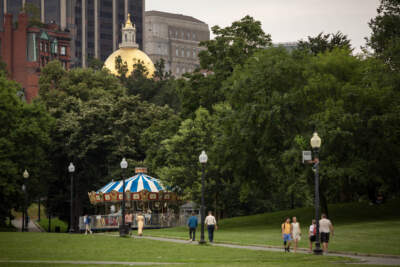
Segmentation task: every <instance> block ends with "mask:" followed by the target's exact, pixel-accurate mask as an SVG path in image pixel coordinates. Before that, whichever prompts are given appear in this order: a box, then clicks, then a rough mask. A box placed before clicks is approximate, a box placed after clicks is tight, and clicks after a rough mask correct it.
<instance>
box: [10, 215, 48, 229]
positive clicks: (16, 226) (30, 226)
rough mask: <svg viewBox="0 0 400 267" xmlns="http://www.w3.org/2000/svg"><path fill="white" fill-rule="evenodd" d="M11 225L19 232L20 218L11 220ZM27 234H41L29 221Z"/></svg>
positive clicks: (20, 227)
mask: <svg viewBox="0 0 400 267" xmlns="http://www.w3.org/2000/svg"><path fill="white" fill-rule="evenodd" d="M11 223H12V225H13V226H14V227H15V228H17V229H18V230H19V231H21V229H22V218H19V219H15V220H12V221H11ZM28 232H42V230H41V229H40V228H39V227H38V226H37V225H36V224H35V223H34V222H33V221H32V220H29V223H28Z"/></svg>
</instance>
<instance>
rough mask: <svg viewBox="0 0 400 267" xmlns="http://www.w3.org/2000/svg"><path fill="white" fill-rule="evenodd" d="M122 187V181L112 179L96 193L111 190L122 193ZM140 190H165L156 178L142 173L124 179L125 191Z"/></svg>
mask: <svg viewBox="0 0 400 267" xmlns="http://www.w3.org/2000/svg"><path fill="white" fill-rule="evenodd" d="M122 188H123V184H122V181H116V182H114V181H112V182H110V183H108V184H107V185H105V186H104V187H102V188H101V189H100V190H98V191H97V192H96V193H110V192H111V191H113V190H114V191H117V192H120V193H122ZM142 190H147V191H149V192H158V191H163V190H165V188H164V186H163V185H162V184H161V182H160V181H159V180H158V179H156V178H153V177H151V176H149V175H147V174H144V173H139V174H136V175H135V176H133V177H130V178H128V179H125V192H127V191H130V192H140V191H142Z"/></svg>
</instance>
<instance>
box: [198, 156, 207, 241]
mask: <svg viewBox="0 0 400 267" xmlns="http://www.w3.org/2000/svg"><path fill="white" fill-rule="evenodd" d="M207 160H208V157H207V154H206V152H205V151H204V150H203V151H201V154H200V156H199V161H200V164H201V165H202V175H201V207H200V213H201V216H200V218H201V236H200V242H199V244H205V243H206V241H205V240H204V176H205V168H206V164H207Z"/></svg>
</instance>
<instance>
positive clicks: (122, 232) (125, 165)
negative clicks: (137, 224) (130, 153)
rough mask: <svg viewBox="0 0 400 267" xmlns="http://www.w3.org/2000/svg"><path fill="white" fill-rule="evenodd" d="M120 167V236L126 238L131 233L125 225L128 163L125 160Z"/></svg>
mask: <svg viewBox="0 0 400 267" xmlns="http://www.w3.org/2000/svg"><path fill="white" fill-rule="evenodd" d="M120 165H121V169H122V212H121V215H122V224H121V225H120V226H119V236H121V237H124V236H126V235H128V233H129V230H128V229H127V227H126V225H125V170H126V169H127V168H128V162H127V161H126V159H125V158H123V159H122V161H121V163H120Z"/></svg>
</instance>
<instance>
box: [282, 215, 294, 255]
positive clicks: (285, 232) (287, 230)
mask: <svg viewBox="0 0 400 267" xmlns="http://www.w3.org/2000/svg"><path fill="white" fill-rule="evenodd" d="M281 228H282V239H283V247H284V248H285V252H290V243H291V241H292V225H291V224H290V218H286V220H285V221H284V222H283V223H282V225H281Z"/></svg>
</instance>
